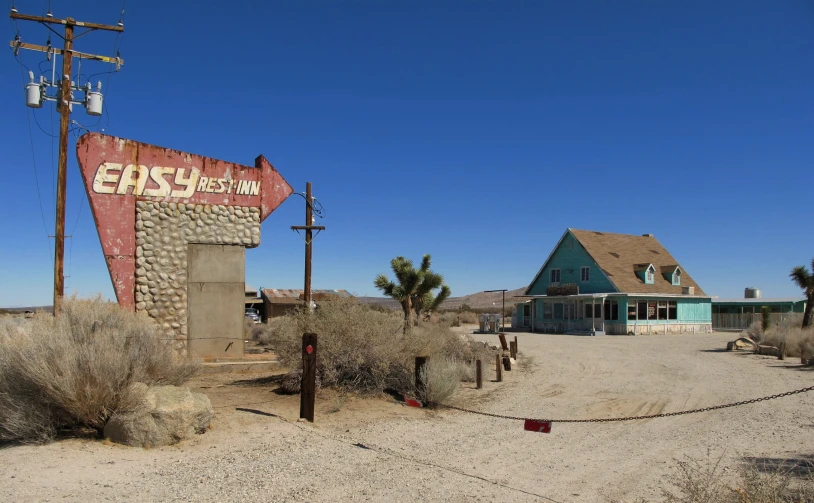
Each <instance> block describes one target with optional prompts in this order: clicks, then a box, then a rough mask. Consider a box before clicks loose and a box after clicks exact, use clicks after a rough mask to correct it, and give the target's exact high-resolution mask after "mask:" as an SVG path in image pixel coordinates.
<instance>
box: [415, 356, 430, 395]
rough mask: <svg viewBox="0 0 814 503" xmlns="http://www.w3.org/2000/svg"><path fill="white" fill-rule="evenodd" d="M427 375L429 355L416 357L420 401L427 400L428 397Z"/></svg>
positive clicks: (417, 387)
mask: <svg viewBox="0 0 814 503" xmlns="http://www.w3.org/2000/svg"><path fill="white" fill-rule="evenodd" d="M426 375H427V357H426V356H416V357H415V390H416V394H417V395H418V396H417V398H418V399H419V400H420V401H422V402H423V401H425V400H426V398H427V383H426V382H425V381H424V378H425V377H426Z"/></svg>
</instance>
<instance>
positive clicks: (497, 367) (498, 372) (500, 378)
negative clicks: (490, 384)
mask: <svg viewBox="0 0 814 503" xmlns="http://www.w3.org/2000/svg"><path fill="white" fill-rule="evenodd" d="M495 374H496V377H495V380H496V381H497V382H501V381H503V366H502V364H501V361H500V355H495Z"/></svg>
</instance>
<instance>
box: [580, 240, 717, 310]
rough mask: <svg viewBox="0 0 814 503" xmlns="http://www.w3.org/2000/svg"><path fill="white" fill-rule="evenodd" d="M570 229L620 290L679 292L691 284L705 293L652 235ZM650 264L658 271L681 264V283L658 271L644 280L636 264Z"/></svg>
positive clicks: (698, 290)
mask: <svg viewBox="0 0 814 503" xmlns="http://www.w3.org/2000/svg"><path fill="white" fill-rule="evenodd" d="M569 230H570V231H571V233H572V234H573V235H574V237H575V238H577V240H578V241H579V243H580V244H581V245H582V247H583V248H585V251H587V252H588V254H589V255H590V256H591V258H593V259H594V261H595V262H596V263H597V264H598V265H599V268H600V269H602V272H604V273H605V275H606V276H607V277H608V279H610V280H611V283H613V284H614V285H616V288H618V289H619V291H620V292H625V293H673V294H680V293H682V288H684V287H687V286H692V287H695V293H694V295H705V294H704V292H703V290H701V287H700V286H698V284H697V283H696V282H695V280H693V279H692V277H690V275H689V274H687V270H686V269H684V268H683V267H681V265H679V263H678V261H677V260H676V259H675V258H673V256H672V255H670V252H668V251H667V249H666V248H664V246H662V245H661V243H659V240H658V239H656V238H655V237H653V236H634V235H630V234H615V233H611V232H597V231H585V230H577V229H569ZM650 264H653V266H654V267H655V268H656V269H657V270H660V271H666V270H667V269H668V268H672V269H669V270H670V272H672V271H673V270H675V267H680V268H681V273H682V274H681V285H673V284H672V283H670V282H669V281H667V280H666V279H664V276H663V275H661V274H656V275H655V278H654V283H653V284H652V285H647V284H645V283H644V281H642V280H641V278H639V277H638V276H637V275H636V271H637V269H636V268H637V267H639V266H643V267H645V268H646V267H647V266H648V265H650ZM639 270H641V269H639Z"/></svg>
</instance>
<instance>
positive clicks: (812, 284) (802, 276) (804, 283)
mask: <svg viewBox="0 0 814 503" xmlns="http://www.w3.org/2000/svg"><path fill="white" fill-rule="evenodd" d="M811 270H812V271H814V259H811ZM789 276H791V279H792V281H794V283H796V284H797V286H799V287H800V288H802V290H803V295H805V296H806V308H805V312H804V313H803V328H807V327H810V326H811V325H812V320H811V308H812V306H814V274H812V273H811V272H810V271H809V270H808V269H806V267H805V266H802V265H798V266H797V267H795V268H794V269H792V270H791V274H789Z"/></svg>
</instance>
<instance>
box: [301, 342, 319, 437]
mask: <svg viewBox="0 0 814 503" xmlns="http://www.w3.org/2000/svg"><path fill="white" fill-rule="evenodd" d="M316 396H317V334H302V382H301V383H300V419H306V420H308V421H310V422H312V423H313V422H314V401H315V399H316Z"/></svg>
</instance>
